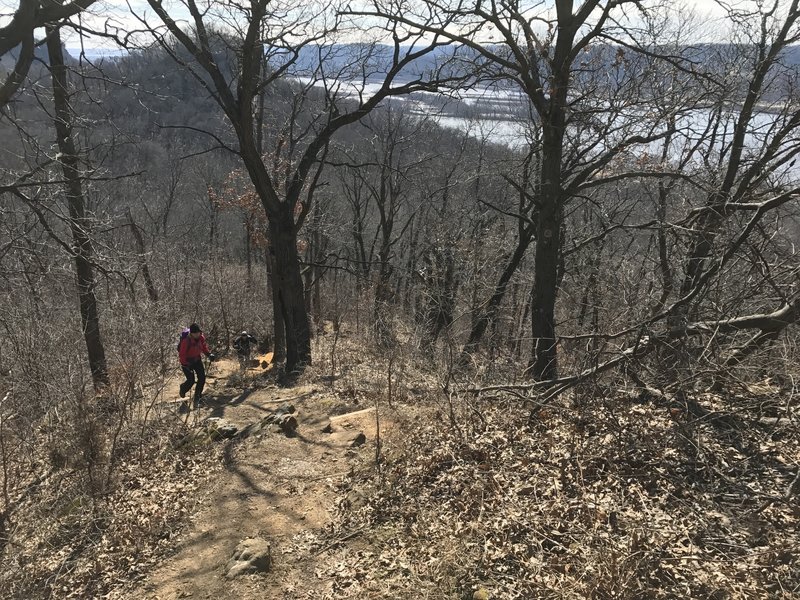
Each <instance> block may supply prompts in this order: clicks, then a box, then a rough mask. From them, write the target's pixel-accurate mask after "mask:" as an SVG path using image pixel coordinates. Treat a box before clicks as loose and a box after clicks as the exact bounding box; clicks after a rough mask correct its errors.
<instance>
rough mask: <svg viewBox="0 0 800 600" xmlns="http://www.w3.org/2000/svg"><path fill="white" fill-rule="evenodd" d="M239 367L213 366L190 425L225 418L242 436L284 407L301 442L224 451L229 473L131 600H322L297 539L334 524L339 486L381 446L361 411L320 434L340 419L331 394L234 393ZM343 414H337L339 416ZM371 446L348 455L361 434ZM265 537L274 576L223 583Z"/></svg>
mask: <svg viewBox="0 0 800 600" xmlns="http://www.w3.org/2000/svg"><path fill="white" fill-rule="evenodd" d="M237 368H238V367H237V366H236V365H235V364H234V363H233V362H232V361H226V360H223V361H220V362H219V363H215V365H214V368H213V370H212V372H211V376H210V377H209V379H208V381H207V386H206V394H205V400H206V402H205V405H204V406H203V407H202V408H201V409H200V410H199V411H198V412H197V413H193V414H191V415H190V416H189V418H188V422H189V424H192V423H193V420H195V419H196V422H200V421H202V419H205V418H206V417H212V416H213V417H223V418H224V419H225V420H227V421H230V422H232V423H234V424H236V425H237V426H239V427H240V428H242V427H244V426H247V425H249V424H251V423H255V422H258V421H260V420H261V419H262V418H263V417H264V416H266V415H268V414H270V413H271V412H272V411H274V410H275V409H276V408H278V407H279V406H282V405H285V404H292V405H294V406H295V408H296V410H297V413H296V416H297V420H298V425H299V426H298V430H297V433H298V435H297V436H296V437H286V436H285V435H283V434H281V433H277V432H275V431H271V430H270V431H267V432H265V433H264V434H262V435H261V436H258V437H251V438H248V439H246V440H243V441H240V442H223V443H227V444H228V447H227V448H226V451H225V466H224V468H223V469H222V471H221V472H220V473H219V474H218V475H217V476H216V477H215V479H216V481H215V483H214V484H213V486H212V488H211V490H210V493H209V495H208V500H207V501H205V502H204V503H203V504H202V506H200V507H199V508H198V510H197V512H196V513H195V514H194V515H193V516H192V524H191V525H190V526H189V527H188V528H187V530H186V532H185V533H184V535H183V536H182V537H181V539H180V541H178V542H177V544H178V550H177V552H176V554H175V555H173V556H172V557H170V558H169V559H167V560H165V561H164V562H163V563H162V564H161V565H160V566H159V567H158V568H157V569H156V570H154V571H153V572H151V573H149V574H148V576H147V577H146V578H145V580H144V582H143V583H142V584H140V586H139V588H138V589H137V590H134V591H132V592H130V593H129V594H127V595H126V596H125V597H126V598H148V599H153V600H155V599H158V600H172V599H175V598H237V597H238V598H243V597H255V596H256V595H258V597H261V596H262V595H264V594H266V595H265V596H264V597H274V598H282V597H287V598H303V597H307V598H318V597H319V596H320V595H321V594H322V593H323V592H324V582H322V581H319V580H318V579H316V578H315V577H314V575H313V555H309V554H308V553H307V552H302V551H298V550H297V548H296V547H295V544H294V543H293V541H292V539H293V538H294V537H295V536H297V534H301V533H302V532H304V531H309V532H310V531H314V530H318V529H319V528H322V527H324V526H325V525H326V524H327V523H328V522H329V519H330V513H329V509H330V508H331V506H332V504H333V501H334V498H335V489H334V485H335V483H336V482H337V481H339V480H340V479H341V478H342V477H343V476H344V475H346V474H347V473H348V472H350V470H351V469H352V468H353V466H354V465H355V464H356V463H357V462H359V460H360V459H359V453H363V452H369V447H370V446H372V444H374V439H375V428H374V413H371V411H369V410H367V411H359V412H357V413H352V415H340V416H337V417H335V418H334V419H333V424H334V433H326V432H323V431H322V430H323V429H324V428H325V426H326V425H327V424H328V423H329V421H330V420H331V419H330V417H331V416H332V414H331V413H332V412H337V406H336V402H335V400H334V399H333V398H332V397H330V396H329V395H327V394H326V391H325V390H326V386H324V385H320V386H316V387H312V386H309V385H305V386H299V387H294V388H278V387H270V388H266V389H254V388H249V389H246V390H242V389H236V388H234V387H229V386H227V383H228V379H229V378H230V376H231V375H232V374H233V373H235V372H236V369H237ZM339 408H340V407H339ZM358 432H363V433H364V434H365V435H366V438H367V440H368V442H367V444H366V446H364V447H361V448H360V449H353V448H351V447H350V441H351V440H352V437H353V435H354V434H356V433H358ZM253 536H259V537H263V538H265V539H267V540H269V541H270V543H271V544H272V558H273V563H274V567H273V569H272V571H271V572H270V573H268V574H266V575H257V576H252V575H245V576H242V577H238V578H236V579H234V580H228V579H226V578H225V565H226V564H227V562H228V561H229V559H230V557H231V555H232V553H233V551H234V549H235V548H236V546H237V544H238V543H239V542H240V541H241V540H243V539H245V538H247V537H253Z"/></svg>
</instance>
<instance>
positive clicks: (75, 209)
mask: <svg viewBox="0 0 800 600" xmlns="http://www.w3.org/2000/svg"><path fill="white" fill-rule="evenodd" d="M46 31H47V52H48V56H49V59H50V73H51V75H52V81H53V104H54V108H55V121H54V123H55V128H56V138H57V143H58V150H59V152H60V154H61V160H60V163H61V168H62V170H63V172H64V191H65V193H66V197H67V204H68V206H69V216H70V220H69V224H70V230H71V233H72V241H73V250H74V253H75V268H76V272H77V283H78V299H79V301H80V311H81V323H82V325H83V337H84V340H85V341H86V350H87V353H88V356H89V368H90V369H91V372H92V381H93V382H94V386H95V388H100V387H103V386H104V385H107V384H108V383H109V379H108V370H107V367H106V355H105V349H104V348H103V340H102V338H101V336H100V315H99V311H98V307H97V298H96V297H95V291H94V290H95V278H94V269H93V268H92V257H93V255H94V248H93V247H92V240H91V238H90V237H89V219H88V218H87V216H86V209H85V205H84V196H83V189H82V185H81V175H80V169H79V165H78V156H77V153H76V150H75V142H74V140H73V138H72V116H71V114H70V106H69V92H68V91H67V69H66V67H65V66H64V55H63V51H62V49H61V35H60V34H59V30H58V28H53V27H47V28H46Z"/></svg>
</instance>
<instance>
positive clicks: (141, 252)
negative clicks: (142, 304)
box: [128, 208, 158, 302]
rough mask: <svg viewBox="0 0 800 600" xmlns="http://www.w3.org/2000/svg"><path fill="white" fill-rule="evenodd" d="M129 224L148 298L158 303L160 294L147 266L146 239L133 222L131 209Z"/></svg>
mask: <svg viewBox="0 0 800 600" xmlns="http://www.w3.org/2000/svg"><path fill="white" fill-rule="evenodd" d="M128 222H129V223H130V224H131V232H132V233H133V239H134V241H135V242H136V254H137V255H138V257H139V268H141V269H142V275H143V276H144V284H145V287H146V288H147V296H148V297H149V298H150V301H151V302H158V292H157V291H156V286H155V285H154V284H153V278H152V277H151V276H150V267H149V266H148V264H147V258H146V251H145V246H144V237H142V231H141V229H139V226H138V225H137V224H136V223H135V222H134V220H133V214H132V213H131V209H130V208H128Z"/></svg>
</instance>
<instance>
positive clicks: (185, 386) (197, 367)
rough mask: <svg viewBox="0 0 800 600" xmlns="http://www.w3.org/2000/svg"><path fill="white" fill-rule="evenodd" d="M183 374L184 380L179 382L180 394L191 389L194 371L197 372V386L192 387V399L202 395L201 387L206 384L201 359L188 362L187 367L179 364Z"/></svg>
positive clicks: (204, 370) (197, 398)
mask: <svg viewBox="0 0 800 600" xmlns="http://www.w3.org/2000/svg"><path fill="white" fill-rule="evenodd" d="M181 369H183V374H184V375H185V376H186V381H184V382H183V383H182V384H181V396H182V395H183V394H186V393H188V392H189V390H190V389H192V386H193V385H194V381H195V373H196V374H197V386H196V387H195V388H194V399H195V400H199V399H200V396H202V395H203V387H205V385H206V369H205V367H204V366H203V359H202V358H200V359H197V360H196V361H195V362H193V363H190V364H189V366H188V367H184V366H183V365H181Z"/></svg>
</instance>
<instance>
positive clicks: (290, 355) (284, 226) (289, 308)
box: [269, 213, 311, 373]
mask: <svg viewBox="0 0 800 600" xmlns="http://www.w3.org/2000/svg"><path fill="white" fill-rule="evenodd" d="M283 216H284V219H283V220H282V221H283V222H278V220H277V219H270V222H269V225H270V227H269V228H270V238H271V240H272V249H273V252H274V259H275V271H274V272H273V279H272V281H273V288H274V289H275V290H276V291H277V294H278V300H279V306H280V312H281V316H282V318H283V323H284V327H285V332H286V371H287V372H288V373H292V372H295V371H297V370H299V369H302V367H303V366H305V365H310V364H311V330H310V327H309V323H308V313H307V312H306V305H305V300H304V290H303V279H302V274H301V273H300V257H299V256H298V255H297V233H296V231H295V228H294V222H293V219H292V215H291V213H289V214H288V215H283Z"/></svg>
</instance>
